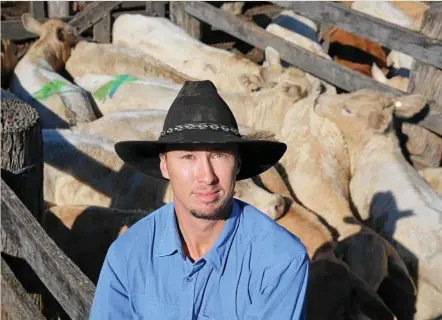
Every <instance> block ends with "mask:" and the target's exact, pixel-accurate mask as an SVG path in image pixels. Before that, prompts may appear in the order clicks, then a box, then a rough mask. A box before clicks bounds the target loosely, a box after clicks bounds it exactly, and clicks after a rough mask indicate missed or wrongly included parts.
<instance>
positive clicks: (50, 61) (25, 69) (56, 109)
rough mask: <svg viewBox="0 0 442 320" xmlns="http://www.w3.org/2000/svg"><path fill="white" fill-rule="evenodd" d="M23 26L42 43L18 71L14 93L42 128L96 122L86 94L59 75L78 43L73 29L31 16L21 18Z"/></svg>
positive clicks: (30, 53) (17, 68)
mask: <svg viewBox="0 0 442 320" xmlns="http://www.w3.org/2000/svg"><path fill="white" fill-rule="evenodd" d="M22 22H23V25H24V27H25V29H26V30H28V31H29V32H32V33H35V34H37V35H39V39H38V41H36V42H35V43H34V44H33V45H32V46H31V47H30V48H29V50H28V52H27V53H26V55H25V56H24V57H23V58H22V59H21V60H20V62H19V63H18V64H17V66H16V67H15V69H14V72H13V74H12V78H11V84H10V88H11V91H12V92H13V93H14V94H15V95H16V96H17V97H19V98H21V99H22V100H24V101H26V102H28V103H29V104H30V105H31V106H33V107H34V108H35V109H36V110H37V111H38V113H39V114H40V120H41V124H42V127H43V128H59V127H68V126H69V125H72V124H76V123H80V122H88V121H91V120H94V119H96V115H95V112H94V110H93V106H92V103H91V100H90V99H89V97H88V95H87V93H86V92H85V91H84V90H83V89H81V88H79V87H78V86H75V85H73V84H72V83H70V82H69V81H68V80H66V79H65V78H63V77H62V76H61V75H59V74H58V73H57V72H58V71H60V69H62V68H63V67H64V65H65V63H66V60H67V59H68V58H69V55H70V54H71V49H72V47H73V46H74V45H75V43H76V42H77V40H78V38H77V36H76V35H75V34H74V31H73V29H72V27H70V26H69V25H67V24H65V23H64V22H62V21H60V20H59V19H49V20H48V21H46V22H45V23H40V22H38V21H37V20H35V19H34V18H32V16H31V15H29V14H23V15H22Z"/></svg>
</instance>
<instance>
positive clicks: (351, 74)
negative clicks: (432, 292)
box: [183, 2, 442, 134]
mask: <svg viewBox="0 0 442 320" xmlns="http://www.w3.org/2000/svg"><path fill="white" fill-rule="evenodd" d="M183 5H184V9H185V11H186V12H187V13H189V14H191V15H192V16H194V17H196V18H198V19H200V20H202V21H204V22H206V23H208V24H210V25H212V26H215V27H217V28H218V29H220V30H222V31H224V32H227V33H228V34H230V35H232V36H234V37H236V38H238V39H240V40H242V41H245V42H247V43H249V44H251V45H253V46H255V47H258V48H259V49H261V50H265V48H266V47H272V48H274V49H275V50H276V51H278V53H279V54H280V56H281V59H283V60H285V61H287V62H289V63H290V64H292V65H294V66H295V67H297V68H299V69H302V70H304V71H305V72H308V73H311V74H312V75H314V76H316V77H318V78H320V79H323V80H324V81H327V82H328V83H331V84H332V85H334V86H337V87H339V88H342V89H344V90H346V91H350V92H352V91H356V90H360V89H371V90H375V91H379V92H382V93H384V94H386V95H390V96H401V95H403V94H404V92H402V91H400V90H397V89H394V88H392V87H390V86H387V85H384V84H382V83H379V82H377V81H376V80H374V79H373V78H370V77H368V76H365V75H362V74H360V73H359V72H357V71H354V70H351V69H350V68H347V67H345V66H343V65H340V64H337V63H335V62H333V61H332V60H328V59H325V58H322V57H319V56H318V55H316V54H315V53H312V52H310V51H307V50H305V49H303V48H301V47H299V46H297V45H295V44H293V43H290V42H288V41H285V40H284V39H282V38H280V37H277V36H275V35H273V34H271V33H268V32H266V31H265V30H264V29H262V28H260V27H259V26H257V25H255V24H254V23H251V22H248V21H244V20H242V19H239V18H237V17H235V16H234V15H232V14H230V13H228V12H224V11H223V10H220V9H217V8H215V7H214V6H212V5H210V4H208V3H205V2H183ZM429 106H430V113H429V115H428V116H426V117H425V118H424V119H422V120H421V122H419V124H420V125H422V126H423V127H425V128H427V129H429V130H431V131H434V132H436V133H438V134H442V126H440V124H441V123H442V107H441V106H440V105H438V104H436V103H433V102H430V103H429Z"/></svg>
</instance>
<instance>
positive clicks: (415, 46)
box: [273, 1, 442, 68]
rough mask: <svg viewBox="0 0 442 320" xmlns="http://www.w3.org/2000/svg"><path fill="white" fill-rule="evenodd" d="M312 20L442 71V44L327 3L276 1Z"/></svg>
mask: <svg viewBox="0 0 442 320" xmlns="http://www.w3.org/2000/svg"><path fill="white" fill-rule="evenodd" d="M273 3H275V4H277V5H279V6H281V7H284V8H287V9H291V10H293V11H296V12H298V13H299V14H301V15H304V16H306V17H307V18H310V19H315V20H319V21H322V22H324V23H327V24H331V25H334V26H336V27H338V28H340V29H342V30H345V31H347V32H350V33H353V34H355V35H358V36H361V37H363V38H366V39H368V40H371V41H373V42H376V43H379V44H381V45H383V46H385V47H387V48H390V49H393V50H397V51H401V52H403V53H406V54H408V55H410V56H412V57H414V58H416V59H418V60H419V61H422V62H425V63H427V64H430V65H433V66H435V67H438V68H442V41H441V40H437V39H430V38H428V37H426V36H424V35H423V34H421V33H419V32H414V31H411V30H408V29H406V28H403V27H401V26H398V25H396V24H393V23H390V22H387V21H383V20H380V19H377V18H374V17H371V16H369V15H367V14H365V13H361V12H359V11H356V10H352V9H349V8H346V7H344V6H343V5H341V4H339V3H334V2H327V1H324V2H323V1H287V2H285V1H274V2H273Z"/></svg>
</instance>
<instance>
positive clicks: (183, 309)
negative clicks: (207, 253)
mask: <svg viewBox="0 0 442 320" xmlns="http://www.w3.org/2000/svg"><path fill="white" fill-rule="evenodd" d="M204 264H205V263H204V261H199V263H196V264H194V265H193V266H192V269H191V271H190V273H188V275H187V276H186V277H184V278H183V280H182V290H181V295H180V320H192V319H193V308H194V306H195V294H196V291H195V287H196V282H197V277H198V271H199V270H200V269H201V268H202V267H203V265H204Z"/></svg>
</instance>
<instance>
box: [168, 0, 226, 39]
mask: <svg viewBox="0 0 442 320" xmlns="http://www.w3.org/2000/svg"><path fill="white" fill-rule="evenodd" d="M193 3H194V2H193V1H189V2H180V1H170V2H169V17H170V21H172V22H173V23H175V24H176V25H177V26H179V27H180V28H181V29H183V30H184V31H186V32H187V33H188V34H189V35H190V36H191V37H193V38H195V39H198V40H199V39H201V22H200V21H198V19H195V18H194V17H192V16H191V15H190V14H188V12H186V10H184V8H185V7H186V5H187V4H190V5H191V4H193ZM220 11H221V10H220Z"/></svg>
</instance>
